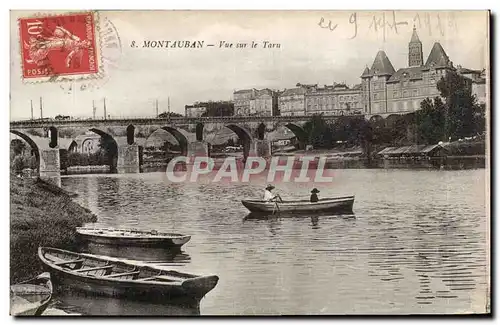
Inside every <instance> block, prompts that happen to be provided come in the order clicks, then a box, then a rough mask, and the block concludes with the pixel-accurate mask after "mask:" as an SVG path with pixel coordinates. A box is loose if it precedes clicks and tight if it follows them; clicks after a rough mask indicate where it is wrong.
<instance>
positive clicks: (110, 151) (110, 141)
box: [89, 128, 118, 172]
mask: <svg viewBox="0 0 500 325" xmlns="http://www.w3.org/2000/svg"><path fill="white" fill-rule="evenodd" d="M89 131H92V132H94V133H95V134H98V135H100V136H101V144H100V147H101V149H102V150H104V152H105V155H106V157H107V158H108V165H109V167H110V170H111V172H116V166H117V162H118V144H117V143H116V140H115V139H114V138H113V136H112V135H110V134H109V133H107V132H104V131H102V130H100V129H97V128H91V129H89Z"/></svg>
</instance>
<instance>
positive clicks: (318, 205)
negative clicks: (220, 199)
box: [241, 196, 354, 214]
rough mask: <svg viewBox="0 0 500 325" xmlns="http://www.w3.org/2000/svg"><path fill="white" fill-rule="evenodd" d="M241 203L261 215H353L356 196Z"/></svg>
mask: <svg viewBox="0 0 500 325" xmlns="http://www.w3.org/2000/svg"><path fill="white" fill-rule="evenodd" d="M241 203H242V204H243V205H244V206H245V207H246V208H247V209H248V210H249V211H250V212H252V213H260V214H277V213H286V214H310V213H312V214H316V213H336V214H340V213H352V212H353V210H352V209H353V205H354V196H347V197H340V198H335V199H323V200H320V201H319V202H314V203H311V202H309V201H290V202H287V201H285V202H283V203H280V202H278V203H275V202H264V201H256V200H243V201H241Z"/></svg>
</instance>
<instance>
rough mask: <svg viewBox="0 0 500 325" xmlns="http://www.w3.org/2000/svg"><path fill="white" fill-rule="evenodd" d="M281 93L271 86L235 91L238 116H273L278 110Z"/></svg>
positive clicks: (235, 109)
mask: <svg viewBox="0 0 500 325" xmlns="http://www.w3.org/2000/svg"><path fill="white" fill-rule="evenodd" d="M278 96H279V93H278V92H276V91H273V90H271V89H269V88H264V89H260V90H257V89H255V88H252V89H242V90H237V91H235V92H234V93H233V100H234V113H235V115H237V116H273V115H276V112H277V110H278Z"/></svg>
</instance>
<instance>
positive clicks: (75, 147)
mask: <svg viewBox="0 0 500 325" xmlns="http://www.w3.org/2000/svg"><path fill="white" fill-rule="evenodd" d="M77 150H78V143H76V141H75V140H73V141H71V143H70V144H69V146H68V152H75V151H77Z"/></svg>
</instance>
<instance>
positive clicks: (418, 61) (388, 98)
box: [361, 28, 485, 115]
mask: <svg viewBox="0 0 500 325" xmlns="http://www.w3.org/2000/svg"><path fill="white" fill-rule="evenodd" d="M451 70H455V71H456V68H455V67H454V66H453V62H452V61H451V60H450V59H449V57H448V55H447V54H446V52H445V50H444V49H443V47H442V46H441V44H440V43H439V42H436V43H434V45H433V47H432V49H431V51H430V53H429V56H428V57H427V60H426V61H425V63H424V58H423V49H422V42H421V41H420V39H419V37H418V34H417V31H416V29H415V28H413V33H412V36H411V39H410V42H409V44H408V67H406V68H401V69H399V70H397V71H396V70H395V69H394V67H393V65H392V63H391V61H390V60H389V58H388V57H387V55H386V53H385V52H384V51H379V52H378V53H377V55H376V56H375V60H374V61H373V64H372V66H371V68H368V67H366V68H365V70H364V71H363V74H362V75H361V80H362V82H361V90H362V96H361V103H362V108H363V113H365V114H370V115H371V114H386V113H389V114H390V113H398V114H401V113H403V114H404V113H410V112H414V111H416V110H418V109H420V103H421V102H422V101H423V100H424V99H425V98H427V97H429V98H433V97H436V96H439V95H440V92H439V90H438V89H437V82H438V81H439V80H440V79H441V77H444V76H445V75H446V72H447V71H451ZM466 70H469V69H466ZM464 71H465V70H464ZM459 72H460V71H459ZM464 75H465V76H467V74H464ZM470 75H475V72H473V73H470ZM474 83H475V84H476V87H475V91H476V92H477V93H478V94H479V95H478V98H479V97H481V98H485V95H484V96H483V88H484V87H483V88H482V87H481V85H482V83H483V84H485V80H484V79H481V78H478V79H477V81H476V82H474V81H473V82H472V84H474ZM484 94H485V92H484Z"/></svg>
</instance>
